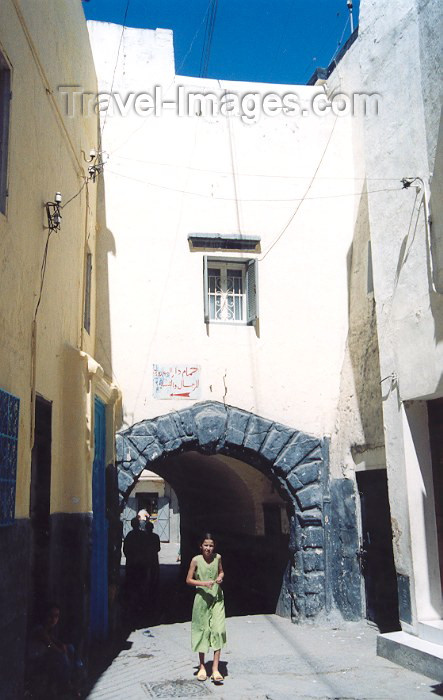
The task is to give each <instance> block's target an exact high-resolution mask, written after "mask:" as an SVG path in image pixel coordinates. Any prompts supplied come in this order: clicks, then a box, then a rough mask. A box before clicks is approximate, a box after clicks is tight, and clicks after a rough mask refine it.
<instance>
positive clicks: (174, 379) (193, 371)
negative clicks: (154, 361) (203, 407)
mask: <svg viewBox="0 0 443 700" xmlns="http://www.w3.org/2000/svg"><path fill="white" fill-rule="evenodd" d="M152 370H153V372H152V380H153V384H152V393H153V396H154V398H155V399H199V398H200V365H152Z"/></svg>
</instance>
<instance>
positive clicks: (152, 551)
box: [145, 520, 160, 603]
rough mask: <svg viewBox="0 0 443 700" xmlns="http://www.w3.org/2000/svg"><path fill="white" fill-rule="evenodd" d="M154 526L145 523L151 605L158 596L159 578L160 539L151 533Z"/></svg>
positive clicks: (148, 522)
mask: <svg viewBox="0 0 443 700" xmlns="http://www.w3.org/2000/svg"><path fill="white" fill-rule="evenodd" d="M153 529H154V526H153V524H152V523H151V522H150V521H149V520H148V521H147V522H146V532H145V534H146V537H147V539H148V542H149V568H150V577H149V578H150V585H149V597H150V599H151V603H155V601H156V600H157V596H158V584H159V578H160V566H159V563H158V553H159V551H160V537H159V536H158V535H157V534H156V533H155V532H153Z"/></svg>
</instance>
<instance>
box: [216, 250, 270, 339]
mask: <svg viewBox="0 0 443 700" xmlns="http://www.w3.org/2000/svg"><path fill="white" fill-rule="evenodd" d="M217 268H220V269H223V270H226V274H225V275H224V278H225V281H226V280H227V270H229V269H233V270H236V269H237V270H241V271H242V282H243V293H242V294H243V302H242V313H243V318H242V319H241V320H235V319H234V320H229V319H220V320H218V319H215V318H210V289H209V270H210V269H217ZM257 290H258V260H257V259H256V258H253V259H250V258H247V259H243V258H241V259H239V258H225V257H209V256H207V255H204V256H203V310H204V322H205V323H206V324H210V323H211V324H217V325H223V324H224V325H233V326H252V325H255V324H256V323H257V321H258V315H259V314H258V312H259V308H258V291H257ZM225 294H227V291H225Z"/></svg>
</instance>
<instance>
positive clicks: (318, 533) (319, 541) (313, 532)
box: [303, 526, 325, 548]
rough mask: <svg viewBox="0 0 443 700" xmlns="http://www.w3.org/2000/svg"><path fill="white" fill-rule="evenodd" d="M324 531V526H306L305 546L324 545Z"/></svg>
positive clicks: (304, 532) (304, 530) (315, 546)
mask: <svg viewBox="0 0 443 700" xmlns="http://www.w3.org/2000/svg"><path fill="white" fill-rule="evenodd" d="M324 539H325V538H324V532H323V528H322V527H312V526H311V527H306V528H304V529H303V546H304V547H307V548H308V547H311V548H317V547H323V545H324Z"/></svg>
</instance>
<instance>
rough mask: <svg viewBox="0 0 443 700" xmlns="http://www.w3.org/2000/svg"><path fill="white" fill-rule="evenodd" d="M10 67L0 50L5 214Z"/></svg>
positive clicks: (0, 172) (0, 190) (0, 206)
mask: <svg viewBox="0 0 443 700" xmlns="http://www.w3.org/2000/svg"><path fill="white" fill-rule="evenodd" d="M10 101H11V69H10V67H9V64H8V63H7V61H6V59H5V57H4V56H3V54H2V53H1V52H0V212H1V213H2V214H6V200H7V196H8V136H9V110H10Z"/></svg>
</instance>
